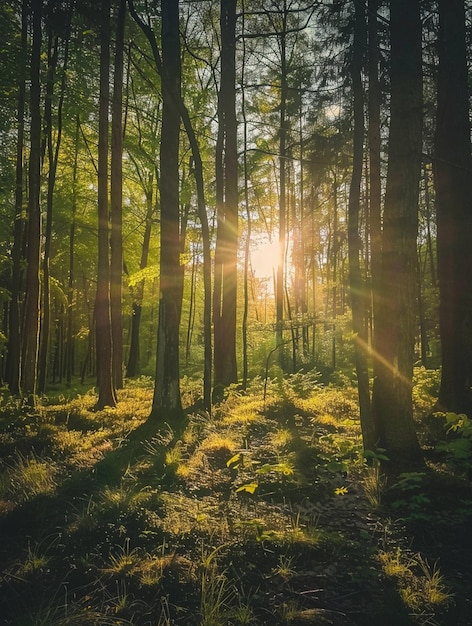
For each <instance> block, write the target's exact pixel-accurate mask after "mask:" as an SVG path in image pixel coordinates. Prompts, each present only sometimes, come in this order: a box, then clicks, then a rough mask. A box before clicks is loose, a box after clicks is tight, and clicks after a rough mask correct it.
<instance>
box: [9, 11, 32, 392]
mask: <svg viewBox="0 0 472 626" xmlns="http://www.w3.org/2000/svg"><path fill="white" fill-rule="evenodd" d="M27 17H28V3H27V1H26V0H23V2H22V3H21V53H22V55H23V56H24V58H26V55H27V33H28V25H27ZM25 78H26V77H25V75H24V73H23V75H21V76H20V77H19V82H18V114H17V121H18V123H17V129H18V131H17V132H18V135H17V140H16V166H15V217H14V227H13V246H12V253H11V259H12V275H11V283H10V294H11V300H10V307H9V318H8V346H7V361H6V367H5V372H6V377H7V382H8V388H9V390H10V392H11V393H12V394H14V395H17V394H19V393H20V368H21V315H20V294H21V282H22V268H21V265H22V264H21V261H22V258H23V240H24V234H25V220H24V217H23V197H24V193H23V173H24V163H23V152H24V138H25V103H26V81H25Z"/></svg>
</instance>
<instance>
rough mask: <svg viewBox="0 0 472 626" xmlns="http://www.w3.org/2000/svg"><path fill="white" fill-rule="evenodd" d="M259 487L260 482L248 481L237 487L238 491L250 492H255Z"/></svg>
mask: <svg viewBox="0 0 472 626" xmlns="http://www.w3.org/2000/svg"><path fill="white" fill-rule="evenodd" d="M258 487H259V485H258V483H246V484H245V485H241V486H240V487H238V488H237V489H236V493H243V492H246V493H250V494H254V492H255V491H256V489H257V488H258Z"/></svg>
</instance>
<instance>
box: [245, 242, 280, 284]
mask: <svg viewBox="0 0 472 626" xmlns="http://www.w3.org/2000/svg"><path fill="white" fill-rule="evenodd" d="M278 263H279V245H278V242H276V241H268V240H267V239H260V240H259V241H258V242H257V241H256V242H255V243H254V244H253V247H252V249H251V267H252V270H253V272H254V276H255V277H256V278H271V277H272V276H273V274H274V272H275V271H276V269H277V265H278Z"/></svg>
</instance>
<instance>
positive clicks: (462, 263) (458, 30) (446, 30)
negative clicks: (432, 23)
mask: <svg viewBox="0 0 472 626" xmlns="http://www.w3.org/2000/svg"><path fill="white" fill-rule="evenodd" d="M439 17H440V30H439V75H438V88H437V89H438V93H437V111H436V134H435V153H434V182H435V189H436V211H437V242H438V281H439V288H440V308H439V311H440V337H441V349H442V371H441V386H440V391H439V398H438V407H439V408H440V409H441V410H445V411H454V412H457V413H461V412H465V413H467V414H468V415H469V416H472V397H471V393H470V385H471V376H472V297H471V293H470V276H471V275H472V248H471V245H470V232H471V229H472V211H471V208H470V201H471V197H472V176H471V171H472V160H471V143H470V122H469V94H468V70H467V55H466V30H465V14H464V2H463V0H440V1H439Z"/></svg>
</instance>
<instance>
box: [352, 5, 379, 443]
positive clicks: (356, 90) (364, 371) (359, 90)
mask: <svg viewBox="0 0 472 626" xmlns="http://www.w3.org/2000/svg"><path fill="white" fill-rule="evenodd" d="M365 8H366V7H365V3H364V2H358V3H356V6H355V21H354V42H353V53H352V60H351V80H352V92H353V107H354V136H353V164H352V178H351V185H350V189H349V207H348V248H349V286H350V294H351V308H352V329H353V333H354V355H355V364H356V374H357V390H358V396H359V408H360V419H361V429H362V439H363V444H364V449H366V450H373V449H374V448H375V432H374V426H373V422H372V412H371V404H370V388H369V370H368V359H367V350H368V344H367V341H368V338H367V332H366V329H367V325H366V318H367V310H368V306H367V290H366V284H365V280H364V278H363V277H362V271H361V258H360V256H361V245H362V242H361V237H360V233H359V228H360V220H359V216H360V209H361V181H362V167H363V157H364V90H363V87H362V68H363V54H364V48H365V42H366V23H365Z"/></svg>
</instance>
